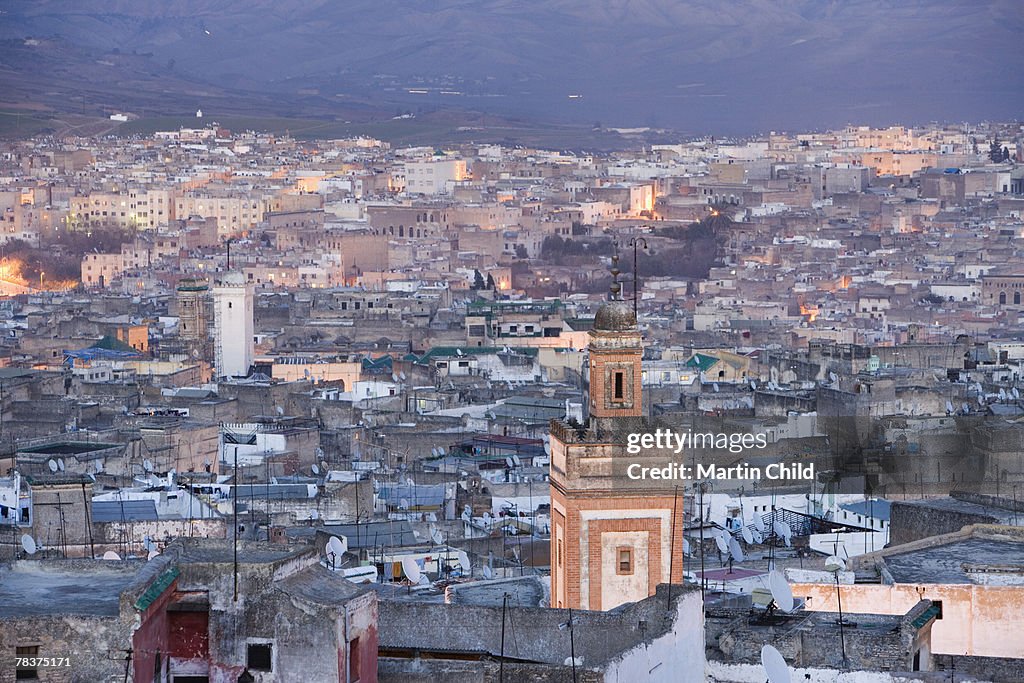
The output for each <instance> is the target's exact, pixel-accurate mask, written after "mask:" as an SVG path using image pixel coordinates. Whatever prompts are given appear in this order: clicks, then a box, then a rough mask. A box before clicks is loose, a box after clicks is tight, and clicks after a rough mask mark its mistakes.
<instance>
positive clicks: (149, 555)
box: [146, 550, 160, 562]
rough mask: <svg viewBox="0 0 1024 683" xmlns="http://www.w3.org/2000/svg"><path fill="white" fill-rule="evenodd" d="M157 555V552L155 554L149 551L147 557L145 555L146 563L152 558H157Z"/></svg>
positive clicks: (153, 551)
mask: <svg viewBox="0 0 1024 683" xmlns="http://www.w3.org/2000/svg"><path fill="white" fill-rule="evenodd" d="M159 554H160V553H159V552H157V551H156V550H150V551H149V554H148V555H146V561H147V562H148V561H149V560H152V559H153V558H154V557H156V556H157V555H159Z"/></svg>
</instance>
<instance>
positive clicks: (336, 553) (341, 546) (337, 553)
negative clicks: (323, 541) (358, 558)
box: [325, 536, 348, 569]
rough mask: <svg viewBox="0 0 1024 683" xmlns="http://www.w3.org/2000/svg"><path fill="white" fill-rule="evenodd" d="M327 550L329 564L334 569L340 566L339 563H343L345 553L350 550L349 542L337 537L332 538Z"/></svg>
mask: <svg viewBox="0 0 1024 683" xmlns="http://www.w3.org/2000/svg"><path fill="white" fill-rule="evenodd" d="M325 550H326V553H327V563H328V564H329V565H330V566H331V568H332V569H333V568H334V567H337V566H338V563H339V562H341V557H342V555H344V554H345V551H346V550H348V542H347V541H343V540H342V539H340V538H338V537H337V536H331V538H330V539H328V541H327V547H326V548H325Z"/></svg>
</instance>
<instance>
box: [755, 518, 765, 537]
mask: <svg viewBox="0 0 1024 683" xmlns="http://www.w3.org/2000/svg"><path fill="white" fill-rule="evenodd" d="M754 528H755V529H757V530H758V531H760V532H761V533H764V530H765V529H764V519H762V518H761V515H754Z"/></svg>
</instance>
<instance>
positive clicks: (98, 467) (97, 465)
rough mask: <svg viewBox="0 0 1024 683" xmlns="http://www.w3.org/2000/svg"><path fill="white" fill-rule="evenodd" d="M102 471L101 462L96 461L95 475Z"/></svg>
mask: <svg viewBox="0 0 1024 683" xmlns="http://www.w3.org/2000/svg"><path fill="white" fill-rule="evenodd" d="M102 471H103V461H102V460H97V461H96V473H97V474H99V473H100V472H102Z"/></svg>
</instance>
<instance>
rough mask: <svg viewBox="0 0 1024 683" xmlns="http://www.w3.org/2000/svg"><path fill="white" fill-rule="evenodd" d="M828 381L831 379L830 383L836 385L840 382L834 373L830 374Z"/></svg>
mask: <svg viewBox="0 0 1024 683" xmlns="http://www.w3.org/2000/svg"><path fill="white" fill-rule="evenodd" d="M828 379H829V381H830V382H832V384H835V383H836V382H838V381H839V377H837V376H836V373H834V372H830V373H828Z"/></svg>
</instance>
